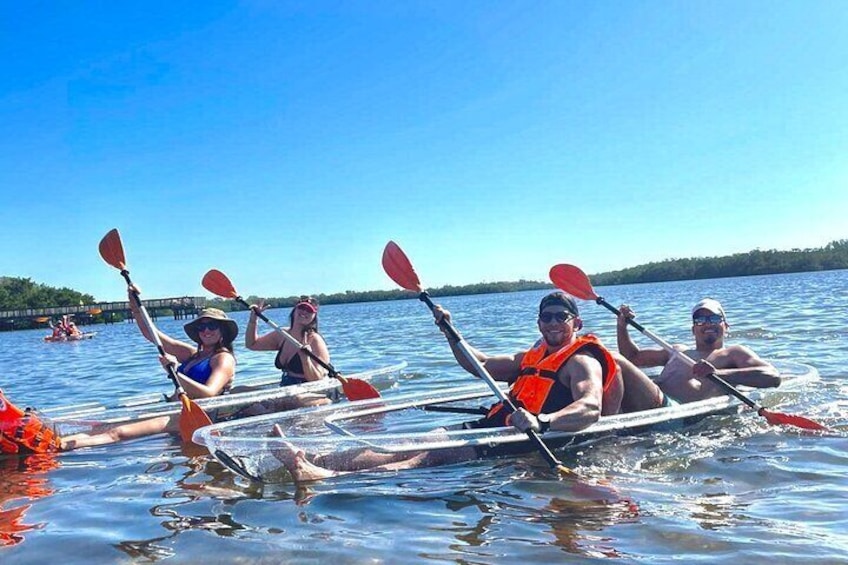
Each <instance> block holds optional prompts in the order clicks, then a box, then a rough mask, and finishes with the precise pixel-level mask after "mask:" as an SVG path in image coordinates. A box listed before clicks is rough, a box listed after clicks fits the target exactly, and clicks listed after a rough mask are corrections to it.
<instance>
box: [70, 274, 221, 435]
mask: <svg viewBox="0 0 848 565" xmlns="http://www.w3.org/2000/svg"><path fill="white" fill-rule="evenodd" d="M131 292H132V289H131ZM129 303H130V306H131V309H132V314H133V317H134V318H135V320H136V323H137V324H138V327H139V329H141V333H142V334H143V335H144V337H145V338H147V339H148V340H149V341H154V340H153V336H152V334H150V332H149V330H148V329H147V325H146V324H145V323H144V322H143V321H142V318H141V312H140V311H139V310H138V308H137V307H136V306H135V302H134V300H133V298H132V297H130V301H129ZM183 327H184V329H185V332H186V335H187V336H188V337H189V338H191V340H192V341H193V342H194V343H187V342H184V341H180V340H178V339H174V338H173V337H171V336H169V335H168V334H165V333H163V332H161V331H159V330H155V331H157V332H158V334H159V339H160V340H161V342H162V347H163V349H164V350H165V355H163V356H161V357H160V358H159V361H160V363H162V366H163V367H164V366H166V365H168V364H173V365H177V379H179V381H180V385H182V387H183V389H184V390H185V391H186V394H188V396H189V397H191V398H204V397H210V396H218V395H219V394H222V393H224V392H225V391H227V390H228V389H229V388H230V387H231V386H232V383H233V379H234V377H235V372H236V358H235V356H234V355H233V340H234V339H235V338H236V337H237V336H238V325H237V324H236V323H235V321H234V320H231V319H230V318H228V317H227V315H226V314H225V313H224V312H223V311H221V310H218V309H217V308H205V309H203V310H202V311H201V312H200V314H199V315H198V316H197V318H195V319H194V320H192V321H191V322H189V323H187V324H186V325H185V326H183ZM154 343H155V342H154ZM178 429H179V414H174V415H172V416H159V417H156V418H150V419H149V420H141V421H139V422H132V423H130V424H123V425H120V426H115V427H114V428H111V429H107V430H100V431H99V432H98V433H96V434H85V433H83V434H75V435H73V436H66V437H63V438H61V440H60V442H61V449H62V450H64V451H68V450H71V449H79V448H80V447H89V446H92V445H103V444H107V443H114V442H118V441H124V440H129V439H135V438H139V437H144V436H149V435H153V434H159V433H163V432H170V433H175V432H177V431H178Z"/></svg>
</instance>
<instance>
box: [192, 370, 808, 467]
mask: <svg viewBox="0 0 848 565" xmlns="http://www.w3.org/2000/svg"><path fill="white" fill-rule="evenodd" d="M776 366H777V367H778V369H780V371H781V375H782V378H783V382H782V384H781V386H780V387H779V388H773V389H743V390H745V394H746V395H748V396H749V397H750V398H752V399H753V400H755V401H756V402H758V403H760V404H764V405H766V406H770V405H773V404H774V403H776V402H780V401H781V399H782V398H784V397H785V396H786V395H791V394H794V393H796V392H798V391H800V390H801V389H803V387H804V386H806V385H807V384H808V383H810V382H814V381H816V380H818V378H819V375H818V371H817V370H816V369H815V368H814V367H812V366H810V365H805V364H801V363H794V362H782V363H776ZM495 400H496V399H495V398H494V396H493V395H492V393H491V391H490V390H489V389H488V387H487V386H486V385H485V384H484V383H475V384H471V385H467V386H462V387H451V388H443V389H437V390H433V391H428V392H423V393H422V392H416V393H410V394H399V395H393V396H392V397H391V398H387V397H383V398H380V399H374V400H363V401H357V402H349V403H343V404H337V405H327V406H320V407H316V408H305V409H298V410H293V411H289V412H281V413H276V414H268V415H263V416H257V417H252V418H246V419H243V420H238V421H233V422H224V423H220V424H215V425H212V426H207V427H205V428H201V429H199V430H197V432H195V434H194V441H195V442H196V443H198V444H200V445H204V446H206V447H207V448H208V449H209V451H210V452H211V453H212V454H213V455H214V456H215V457H216V458H217V459H218V460H220V461H221V463H223V464H224V465H225V466H227V467H228V468H229V469H231V470H232V471H234V472H236V473H239V474H241V475H243V476H245V477H248V478H250V479H252V480H256V481H262V482H279V481H286V480H288V475H287V474H286V473H285V471H284V469H283V468H282V465H281V463H280V460H279V459H278V458H277V457H276V456H275V455H274V452H275V451H276V450H278V449H280V448H282V447H283V443H282V442H283V441H289V442H291V443H292V444H294V445H296V446H297V448H298V449H302V450H304V451H305V452H307V453H310V454H320V455H327V454H330V453H334V454H336V455H339V454H343V453H346V452H351V453H355V452H356V451H357V450H362V449H363V448H366V449H369V450H371V451H375V452H379V453H414V452H419V451H431V450H440V449H454V448H460V447H468V446H475V447H495V446H501V445H508V444H515V445H516V447H520V446H519V444H526V446H527V451H531V450H533V448H534V447H533V445H532V444H531V443H530V442H529V441H528V438H527V435H526V434H524V433H522V432H519V431H517V430H516V429H515V428H512V427H499V428H482V429H472V430H465V429H449V430H439V431H438V432H434V431H433V429H434V428H437V427H439V426H444V427H451V426H453V425H455V424H458V423H461V422H463V421H468V420H473V419H476V418H479V417H480V416H479V415H478V416H469V414H468V413H464V414H463V413H452V414H450V416H444V415H443V414H444V413H441V414H436V413H435V412H433V411H432V410H434V407H440V406H441V407H453V409H454V410H467V411H469V412H471V411H475V410H476V409H478V408H480V407H482V406H488V405H491V404H493V403H494V402H495ZM746 408H747V407H745V405H744V404H742V403H741V402H740V401H738V400H737V399H735V398H733V397H731V396H720V397H715V398H710V399H706V400H702V401H698V402H691V403H688V404H682V405H679V406H670V407H666V408H657V409H653V410H646V411H642V412H634V413H629V414H618V415H615V416H605V417H602V418H601V419H600V420H599V421H598V422H596V423H595V424H593V425H591V426H589V427H588V428H585V429H584V430H581V431H579V432H557V431H548V432H546V433H545V434H544V435H543V440H544V441H545V442H546V443H547V444H548V445H549V446H551V447H560V446H564V445H569V444H574V443H581V442H583V441H588V440H591V439H593V438H596V437H602V436H609V435H611V434H621V433H626V434H628V433H642V432H646V431H650V430H652V429H657V428H658V427H662V428H667V427H668V426H669V425H675V426H678V425H679V426H680V427H683V426H685V425H689V424H691V423H693V422H695V421H698V420H700V419H703V418H704V417H706V416H710V415H714V414H721V413H727V412H737V411H742V410H745V409H746ZM442 409H443V408H442ZM442 409H440V410H442ZM449 409H450V408H449ZM275 425H279V426H280V427H281V428H282V429H283V430H284V432H285V434H286V437H285V440H284V439H282V438H279V437H275V436H274V434H273V428H274V426H275Z"/></svg>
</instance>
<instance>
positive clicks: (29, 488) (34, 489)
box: [0, 454, 60, 546]
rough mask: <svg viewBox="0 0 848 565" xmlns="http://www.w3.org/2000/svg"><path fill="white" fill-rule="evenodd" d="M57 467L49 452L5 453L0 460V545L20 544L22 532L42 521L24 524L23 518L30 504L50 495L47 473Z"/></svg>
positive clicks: (22, 538) (38, 526) (22, 536)
mask: <svg viewBox="0 0 848 565" xmlns="http://www.w3.org/2000/svg"><path fill="white" fill-rule="evenodd" d="M59 466H60V463H59V461H58V459H56V457H55V456H53V455H48V454H37V455H30V456H26V457H17V456H7V457H3V458H2V459H0V546H9V545H16V544H19V543H22V542H23V541H24V535H23V534H24V532H27V531H30V530H33V529H36V528H40V527H42V524H26V523H24V517H25V514H26V512H27V510H29V508H30V506H32V505H31V504H28V503H23V504H21V503H20V500H21V499H23V500H28V501H35V500H38V499H40V498H44V497H46V496H50V495H52V494H53V488H52V487H51V486H50V483H49V482H48V480H47V476H46V475H47V473H48V472H49V471H51V470H53V469H56V468H58V467H59Z"/></svg>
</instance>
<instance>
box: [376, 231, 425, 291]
mask: <svg viewBox="0 0 848 565" xmlns="http://www.w3.org/2000/svg"><path fill="white" fill-rule="evenodd" d="M383 270H384V271H386V274H387V275H389V278H390V279H392V280H393V281H395V282H396V283H397V284H398V286H400V287H401V288H405V289H406V290H411V291H413V292H421V281H419V280H418V275H417V274H416V273H415V267H413V266H412V263H410V262H409V259H408V258H407V257H406V253H404V252H403V250H402V249H401V248H400V247H399V246H398V244H397V243H395V242H394V241H390V242H388V243H387V244H386V248H385V249H383Z"/></svg>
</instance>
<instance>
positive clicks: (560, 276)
mask: <svg viewBox="0 0 848 565" xmlns="http://www.w3.org/2000/svg"><path fill="white" fill-rule="evenodd" d="M550 277H551V281H552V282H553V283H554V285H556V286H557V287H558V288H560V289H561V290H564V291H565V292H567V293H569V294H571V295H572V296H576V297H577V298H580V299H583V300H594V301H595V302H596V303H598V304H600V305H601V306H603V307H605V308H606V309H607V310H609V311H610V312H613V313H614V314H615V315H616V316H620V315H621V312H620V311H619V310H618V308H616V307H615V306H613V305H611V304H610V303H609V302H607V301H606V300H604V299H603V298H602V297H600V296H598V295H597V294H596V293H595V289H594V288H592V283H591V282H590V281H589V277H588V276H586V273H584V272H583V271H582V270H581V269H580V268H579V267H575V266H574V265H566V264H560V265H554V266H553V267H551V272H550ZM627 323H628V324H630V325H631V326H633V327H634V328H636V329H637V330H639V331H640V332H641V333H642V334H643V335H645V336H647V337H648V338H650V339H652V340H653V341H654V342H656V343H657V344H658V345H659V346H660V347H662V348H663V349H665V350H666V351H667V352H668V353H669V354H670V355H677V356H679V357H680V358H681V359H682V360H683V361H684V362H686V363H687V364H688V365H689V366H694V365H695V361H693V360H692V359H691V358H690V357H688V356H687V355H684V354H683V353H681V352H680V351H678V350H676V349H675V348H674V347H672V346H671V344H669V343H668V342H666V341H665V340H663V339H662V338H661V337H659V336H657V335H656V334H654V333H653V332H652V331H650V330H648V329H646V328H645V327H643V326H642V325H641V324H640V323H639V322H637V321H636V320H633V319H632V318H627ZM708 376H709V378H710V379H712V380H713V382H715V383H716V384H718V385H719V386H720V387H721V388H723V389H724V390H725V391H726V392H727V393H728V394H732V395H733V396H735V397H736V398H738V399H739V400H741V401H742V402H744V403H745V404H747V405H748V406H750V407H751V408H753V409H754V410H755V411H756V412H757V414H759V415H760V416H762V417H763V418H765V419H766V421H767V422H768V423H769V424H771V425H773V426H776V425H781V424H785V425H789V426H796V427H798V428H803V429H805V430H827V429H828V428H827V427H826V426H823V425H822V424H819V423H818V422H814V421H813V420H810V419H809V418H805V417H803V416H797V415H792V414H783V413H780V412H772V411H770V410H766V409H765V408H763V407H762V406H760V405H759V404H757V403H756V402H754V401H753V400H751V399H750V398H748V397H747V396H745V395H744V394H743V393H742V392H740V391H739V389H737V388H736V387H735V386H733V385H732V384H730V383H729V382H727V381H726V380H724V379H723V378H721V377H720V376H718V375H716V374H715V373H710V374H709V375H708Z"/></svg>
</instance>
